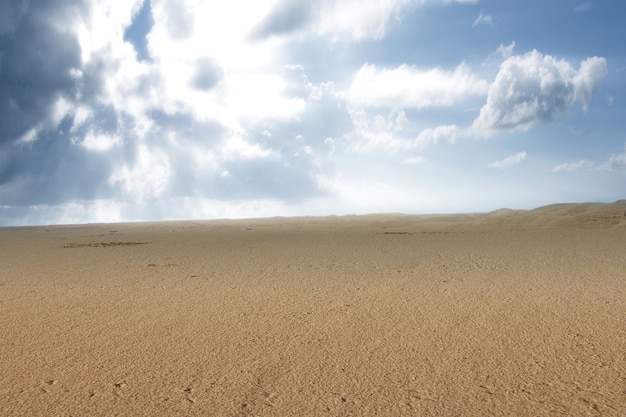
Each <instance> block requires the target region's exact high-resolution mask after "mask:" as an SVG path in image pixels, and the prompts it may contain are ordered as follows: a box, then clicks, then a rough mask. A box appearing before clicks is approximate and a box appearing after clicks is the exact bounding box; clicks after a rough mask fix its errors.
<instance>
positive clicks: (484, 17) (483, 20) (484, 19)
mask: <svg viewBox="0 0 626 417" xmlns="http://www.w3.org/2000/svg"><path fill="white" fill-rule="evenodd" d="M481 24H483V25H490V26H491V25H493V19H492V17H491V15H488V14H483V12H480V14H479V15H478V17H477V18H476V20H474V23H473V24H472V27H476V26H478V25H481Z"/></svg>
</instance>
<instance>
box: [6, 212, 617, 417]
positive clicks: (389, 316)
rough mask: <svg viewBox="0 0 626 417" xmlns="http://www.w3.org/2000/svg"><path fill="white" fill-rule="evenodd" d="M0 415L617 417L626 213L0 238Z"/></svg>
mask: <svg viewBox="0 0 626 417" xmlns="http://www.w3.org/2000/svg"><path fill="white" fill-rule="evenodd" d="M0 265H1V270H0V331H1V333H0V334H1V336H0V415H1V416H199V415H215V416H247V415H250V416H324V415H329V416H375V415H388V416H487V415H519V416H550V415H564V416H600V415H601V416H626V202H625V201H620V202H616V203H613V204H576V205H553V206H548V207H542V208H539V209H536V210H530V211H513V210H504V209H503V210H498V211H496V212H493V213H487V214H475V215H447V216H407V215H372V216H344V217H327V218H277V219H259V220H237V221H226V220H224V221H187V222H163V223H141V224H140V223H135V224H103V225H80V226H50V227H20V228H1V229H0Z"/></svg>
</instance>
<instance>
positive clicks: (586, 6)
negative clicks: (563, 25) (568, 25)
mask: <svg viewBox="0 0 626 417" xmlns="http://www.w3.org/2000/svg"><path fill="white" fill-rule="evenodd" d="M592 7H593V3H591V2H588V1H585V2H582V3H580V4H578V5H577V6H576V7H575V8H574V11H575V12H576V13H582V12H586V11H588V10H589V9H591V8H592Z"/></svg>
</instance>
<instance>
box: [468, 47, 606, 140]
mask: <svg viewBox="0 0 626 417" xmlns="http://www.w3.org/2000/svg"><path fill="white" fill-rule="evenodd" d="M606 74H607V69H606V60H605V59H604V58H599V57H592V58H587V59H586V60H584V61H583V62H582V63H581V64H580V68H579V70H578V71H577V70H576V69H574V67H572V65H571V64H570V63H569V62H567V61H565V60H557V59H556V58H554V57H552V56H550V55H543V54H541V53H540V52H538V51H536V50H533V51H532V52H529V53H527V54H525V55H521V56H512V57H510V58H508V59H506V60H505V61H504V62H503V63H502V65H501V66H500V70H499V72H498V74H497V76H496V79H495V81H494V82H493V84H492V85H491V86H490V87H489V94H488V96H487V103H486V104H485V105H484V106H483V107H482V109H481V110H480V115H479V116H478V118H477V119H476V120H475V121H474V126H473V127H474V128H475V129H478V130H480V131H485V132H488V131H490V130H493V129H519V130H527V129H529V128H530V127H532V126H533V125H534V124H535V123H537V122H544V123H545V122H550V121H553V120H555V119H556V118H557V117H559V116H560V115H561V114H562V113H563V112H564V111H566V110H567V109H568V108H569V107H570V106H571V105H573V104H574V103H576V102H580V104H582V106H583V109H585V110H587V109H588V108H589V106H590V105H591V99H592V95H593V91H594V89H595V87H596V86H597V85H598V83H599V82H600V81H601V80H602V79H603V78H604V77H605V76H606Z"/></svg>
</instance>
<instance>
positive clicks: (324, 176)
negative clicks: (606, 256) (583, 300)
mask: <svg viewBox="0 0 626 417" xmlns="http://www.w3.org/2000/svg"><path fill="white" fill-rule="evenodd" d="M624 17H626V4H622V3H621V2H601V1H577V0H576V1H568V0H551V1H545V0H544V1H535V0H530V1H525V2H502V1H495V0H494V1H489V0H456V1H453V0H419V1H410V0H360V1H357V0H336V1H331V0H317V1H311V2H301V1H295V0H260V1H255V2H251V1H241V0H232V1H229V2H208V1H202V0H176V1H174V0H151V1H150V0H145V1H144V0H137V1H127V2H119V1H95V0H83V1H76V0H72V1H63V0H61V1H58V2H38V1H26V0H20V1H11V0H10V1H8V2H6V1H5V2H2V4H0V86H1V87H0V118H1V119H0V224H3V225H26V224H53V223H84V222H114V221H135V220H165V219H199V218H241V217H265V216H296V215H329V214H338V215H341V214H348V213H357V214H362V213H372V212H405V213H429V212H476V211H490V210H495V209H498V208H501V207H510V208H520V209H525V208H532V207H536V206H540V205H544V204H549V203H554V202H581V201H601V202H612V201H615V200H618V199H622V198H624V197H625V196H626V134H625V133H626V118H625V117H624V115H625V114H626V104H625V103H626V82H625V75H626V44H624V42H623V39H624V38H625V36H626V29H624V27H623V20H624Z"/></svg>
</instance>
